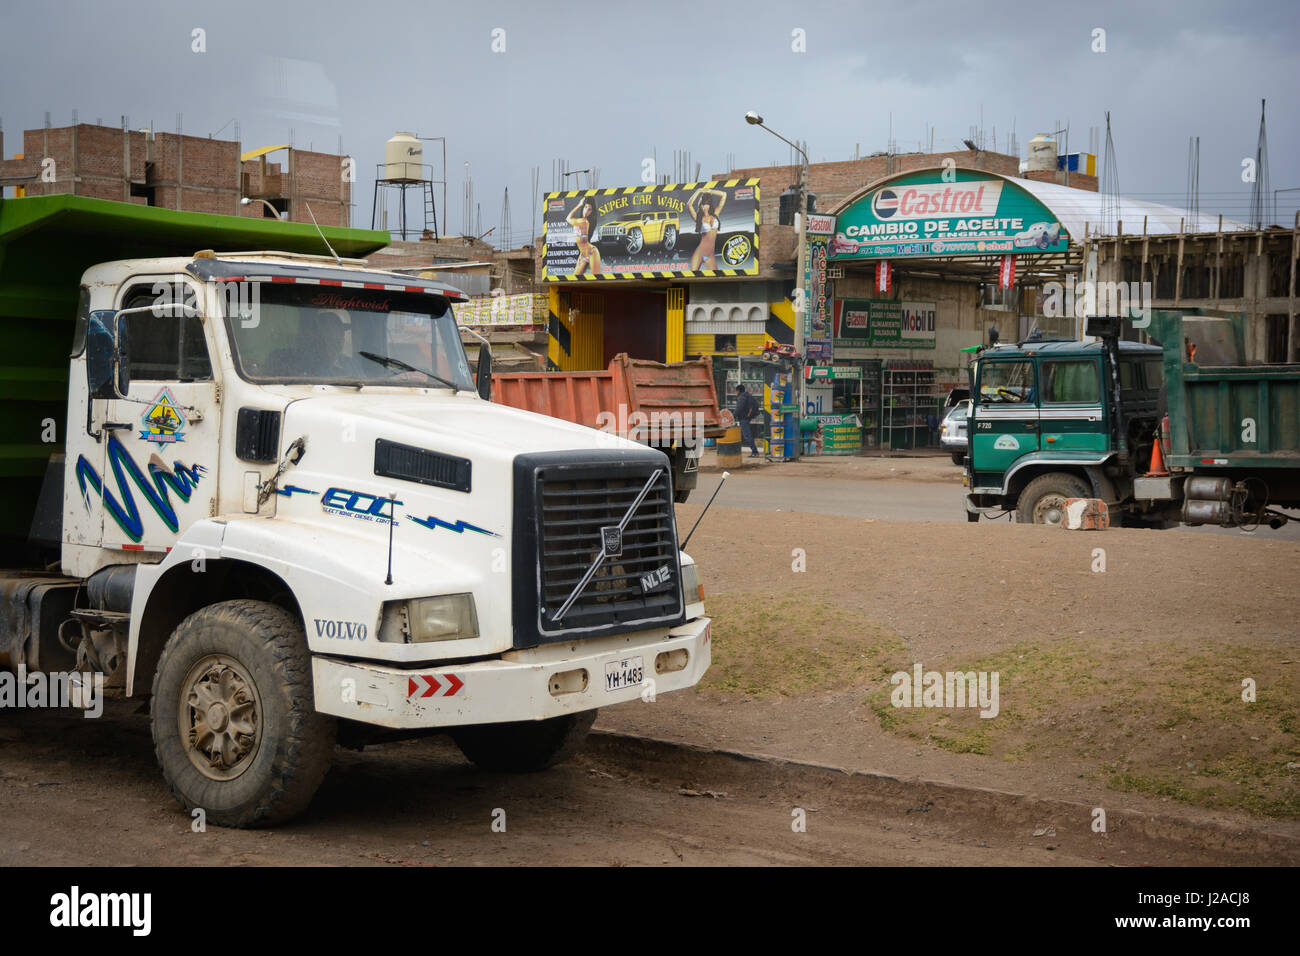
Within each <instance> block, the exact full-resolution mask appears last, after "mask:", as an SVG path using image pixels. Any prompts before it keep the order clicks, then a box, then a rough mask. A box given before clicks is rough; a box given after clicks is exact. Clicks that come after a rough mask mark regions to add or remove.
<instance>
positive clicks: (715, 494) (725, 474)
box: [680, 471, 731, 551]
mask: <svg viewBox="0 0 1300 956" xmlns="http://www.w3.org/2000/svg"><path fill="white" fill-rule="evenodd" d="M730 477H731V472H729V471H724V472H723V473H722V481H720V482H718V487H716V488H714V489H713V496H712V497H711V498H709V503H708V504H707V505H705V506H704V510H703V511H701V512H700V516H699V517H698V518H696V519H695V524H693V525H691V530H690V533H688V534H687V535H686V540H685V541H683V542H682V546H681V549H680V550H682V551H685V550H686V546H687V545H688V544H690V543H691V535H693V534H695V529H696V528H698V527H699V526H700V522H701V521H703V520H704V516H705V515H706V514H708V512H709V508H710V507H711V506H712V505H713V499H714V498H716V497H718V492H719V491H721V490H722V486H723V485H724V484H726V482H727V479H728V478H730Z"/></svg>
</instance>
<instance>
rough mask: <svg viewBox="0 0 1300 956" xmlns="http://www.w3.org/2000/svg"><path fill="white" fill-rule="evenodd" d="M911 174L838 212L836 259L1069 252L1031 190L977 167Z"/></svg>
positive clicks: (833, 246) (1064, 238)
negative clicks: (976, 168) (975, 168)
mask: <svg viewBox="0 0 1300 956" xmlns="http://www.w3.org/2000/svg"><path fill="white" fill-rule="evenodd" d="M946 175H947V176H948V178H949V180H951V181H945V179H944V176H945V172H944V171H943V170H936V169H932V170H927V171H925V172H919V173H908V174H907V175H905V176H900V177H898V178H897V179H892V180H890V181H889V182H888V183H885V184H884V185H882V186H880V187H879V188H877V189H874V190H872V191H871V192H870V193H868V194H867V195H865V196H863V197H862V198H861V199H859V200H857V201H856V202H854V203H853V204H852V205H851V206H849V207H848V208H847V209H845V210H844V211H842V212H841V213H839V215H838V216H837V222H836V226H837V228H836V231H835V238H834V239H832V240H831V249H830V258H831V259H832V260H834V261H839V262H843V261H847V260H852V259H906V258H915V257H917V256H986V255H1007V254H1011V255H1023V254H1028V253H1041V252H1064V251H1065V249H1066V248H1067V246H1068V245H1069V234H1068V233H1067V232H1066V231H1065V230H1064V228H1063V227H1062V226H1061V223H1060V222H1059V221H1058V220H1057V218H1056V217H1055V216H1054V215H1053V214H1052V213H1051V211H1050V210H1049V209H1048V208H1047V207H1046V206H1044V205H1043V204H1042V203H1041V202H1039V201H1038V200H1037V199H1035V198H1034V196H1033V195H1031V194H1030V193H1029V192H1028V191H1027V190H1025V189H1023V188H1021V187H1020V186H1018V185H1016V184H1015V183H1014V182H1012V181H1010V180H1007V179H1003V178H1001V177H999V176H992V175H990V174H988V173H985V172H981V171H980V170H974V169H957V170H952V171H950V172H948V173H947V174H946Z"/></svg>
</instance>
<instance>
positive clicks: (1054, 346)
mask: <svg viewBox="0 0 1300 956" xmlns="http://www.w3.org/2000/svg"><path fill="white" fill-rule="evenodd" d="M1143 321H1145V322H1146V324H1145V325H1142V324H1140V323H1141V322H1143ZM1131 322H1132V320H1129V319H1118V318H1091V319H1089V320H1088V326H1087V329H1086V331H1087V333H1088V335H1089V337H1092V338H1094V341H1087V342H1079V341H1048V340H1044V339H1029V340H1026V341H1022V342H1019V343H1016V344H1014V345H1011V344H1004V345H998V344H994V345H992V346H990V347H987V348H983V349H981V350H980V352H979V354H978V357H977V358H976V360H975V362H973V363H972V366H971V394H972V407H971V414H970V421H969V429H968V434H969V438H970V440H969V445H968V451H967V457H966V460H965V467H966V476H965V483H966V486H967V494H966V516H967V519H968V520H970V521H978V520H979V519H980V516H981V515H984V516H994V515H999V516H1000V515H1002V514H1006V513H1011V514H1014V515H1015V519H1016V520H1017V521H1020V522H1026V523H1034V524H1055V525H1059V524H1061V523H1062V522H1064V521H1065V516H1066V507H1065V504H1066V501H1067V500H1069V499H1072V498H1092V499H1100V500H1102V501H1104V502H1105V503H1106V506H1107V510H1108V513H1109V515H1110V520H1111V523H1112V524H1119V525H1122V526H1126V527H1154V528H1168V527H1174V526H1176V525H1178V524H1187V525H1205V524H1209V525H1219V526H1222V527H1245V528H1252V527H1255V526H1258V525H1261V524H1267V525H1268V526H1269V527H1272V528H1280V527H1281V526H1282V525H1283V524H1285V523H1286V522H1287V520H1288V519H1289V517H1296V516H1295V515H1291V516H1288V515H1287V514H1286V512H1285V510H1283V509H1295V508H1297V507H1300V365H1258V364H1254V365H1252V364H1247V363H1245V362H1243V361H1242V359H1241V356H1242V355H1244V354H1245V348H1244V342H1243V338H1242V337H1243V327H1244V322H1243V319H1242V317H1241V316H1236V315H1206V314H1200V313H1191V312H1167V311H1157V312H1153V313H1151V314H1150V316H1148V317H1147V318H1146V319H1145V320H1141V319H1140V320H1138V322H1137V323H1132V324H1133V325H1135V326H1137V327H1140V328H1142V329H1143V330H1144V331H1145V332H1147V333H1148V336H1149V338H1150V339H1151V340H1152V343H1140V342H1135V341H1125V340H1122V339H1121V334H1122V332H1123V328H1124V325H1125V324H1126V323H1131ZM1157 443H1158V444H1159V448H1158V450H1157V449H1156V448H1155V446H1156V445H1157Z"/></svg>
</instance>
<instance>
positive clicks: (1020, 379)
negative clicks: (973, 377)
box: [967, 358, 1039, 486]
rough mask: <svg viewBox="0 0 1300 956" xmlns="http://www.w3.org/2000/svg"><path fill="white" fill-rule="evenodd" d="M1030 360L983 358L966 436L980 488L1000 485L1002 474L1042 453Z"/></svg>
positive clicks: (1034, 383) (1036, 401) (1034, 385)
mask: <svg viewBox="0 0 1300 956" xmlns="http://www.w3.org/2000/svg"><path fill="white" fill-rule="evenodd" d="M1037 384H1038V382H1037V378H1036V377H1035V373H1034V362H1033V360H1032V359H1027V358H1005V359H999V358H984V359H981V361H980V368H979V380H978V381H977V382H976V389H975V400H974V402H973V403H972V405H971V416H970V422H969V427H968V428H967V436H968V439H969V442H970V455H971V468H972V470H973V471H974V472H975V473H976V482H975V483H976V485H999V486H1000V485H1001V484H1002V474H1003V473H1004V472H1005V471H1006V470H1007V469H1008V468H1010V467H1011V465H1012V464H1014V463H1015V461H1016V460H1017V459H1019V458H1020V457H1021V456H1023V455H1027V454H1029V453H1030V452H1035V451H1038V447H1039V446H1038V427H1039V419H1038V400H1037V399H1038V388H1037Z"/></svg>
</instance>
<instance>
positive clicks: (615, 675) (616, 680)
mask: <svg viewBox="0 0 1300 956" xmlns="http://www.w3.org/2000/svg"><path fill="white" fill-rule="evenodd" d="M643 680H645V666H644V665H643V664H642V663H641V658H640V657H625V658H624V659H623V660H621V661H610V662H609V663H608V664H606V665H605V690H623V689H624V688H626V687H633V686H635V685H637V684H639V683H641V682H642V681H643Z"/></svg>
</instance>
